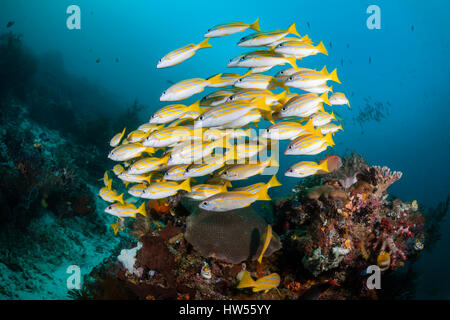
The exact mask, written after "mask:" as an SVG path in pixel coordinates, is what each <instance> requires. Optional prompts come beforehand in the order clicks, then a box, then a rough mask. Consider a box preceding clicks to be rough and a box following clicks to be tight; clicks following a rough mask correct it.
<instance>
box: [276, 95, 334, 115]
mask: <svg viewBox="0 0 450 320" xmlns="http://www.w3.org/2000/svg"><path fill="white" fill-rule="evenodd" d="M323 102H324V103H326V104H328V105H331V104H330V101H329V100H328V95H327V93H324V94H322V95H321V96H318V95H316V94H314V93H305V94H301V95H298V96H295V97H293V98H292V99H290V100H289V101H288V102H286V104H285V105H284V106H283V107H282V108H281V110H280V115H281V116H282V117H283V118H285V117H291V116H295V117H309V116H310V115H312V114H314V113H316V112H317V111H319V110H321V109H323V106H322V103H323Z"/></svg>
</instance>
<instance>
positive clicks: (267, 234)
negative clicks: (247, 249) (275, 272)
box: [258, 224, 273, 263]
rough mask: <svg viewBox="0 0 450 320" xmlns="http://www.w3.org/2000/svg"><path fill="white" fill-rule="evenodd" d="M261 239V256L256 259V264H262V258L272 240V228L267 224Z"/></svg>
mask: <svg viewBox="0 0 450 320" xmlns="http://www.w3.org/2000/svg"><path fill="white" fill-rule="evenodd" d="M262 238H263V239H264V244H263V248H262V250H261V254H260V255H259V257H258V262H259V263H261V262H262V258H263V256H264V253H266V250H267V248H268V247H269V244H270V241H271V240H272V238H273V234H272V226H271V225H270V224H269V225H268V226H267V229H266V231H265V232H264V234H263V235H262Z"/></svg>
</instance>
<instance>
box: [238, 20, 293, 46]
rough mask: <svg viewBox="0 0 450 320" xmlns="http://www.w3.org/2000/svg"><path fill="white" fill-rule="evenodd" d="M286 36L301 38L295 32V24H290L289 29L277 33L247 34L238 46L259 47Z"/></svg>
mask: <svg viewBox="0 0 450 320" xmlns="http://www.w3.org/2000/svg"><path fill="white" fill-rule="evenodd" d="M288 34H295V35H296V36H298V37H299V38H301V36H300V35H299V33H298V32H297V29H296V28H295V23H293V24H291V25H290V26H289V28H287V29H286V30H277V31H268V32H257V33H252V34H249V35H248V36H245V37H243V38H242V39H241V40H240V41H239V43H238V46H240V47H261V46H265V45H268V44H270V43H273V42H275V41H278V40H280V39H282V38H284V37H285V36H287V35H288Z"/></svg>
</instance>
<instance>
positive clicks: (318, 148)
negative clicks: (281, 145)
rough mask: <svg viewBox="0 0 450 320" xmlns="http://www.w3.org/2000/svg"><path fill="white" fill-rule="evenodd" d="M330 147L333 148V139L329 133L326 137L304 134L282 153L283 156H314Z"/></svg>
mask: <svg viewBox="0 0 450 320" xmlns="http://www.w3.org/2000/svg"><path fill="white" fill-rule="evenodd" d="M332 146H334V142H333V138H332V137H331V133H328V134H327V135H326V136H318V135H315V134H306V135H302V136H300V137H298V138H296V139H294V140H292V142H291V143H290V144H289V146H288V147H287V148H286V150H285V151H284V154H285V155H289V154H291V155H315V154H319V153H320V152H322V151H324V150H326V148H327V147H332ZM323 148H325V149H323Z"/></svg>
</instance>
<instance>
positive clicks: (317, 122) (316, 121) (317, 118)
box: [311, 112, 336, 127]
mask: <svg viewBox="0 0 450 320" xmlns="http://www.w3.org/2000/svg"><path fill="white" fill-rule="evenodd" d="M311 119H312V122H313V125H314V126H315V127H321V126H324V125H326V124H328V123H330V122H331V121H332V120H336V117H335V116H334V112H332V113H331V114H329V113H327V112H318V113H316V114H314V115H313V116H311Z"/></svg>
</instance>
